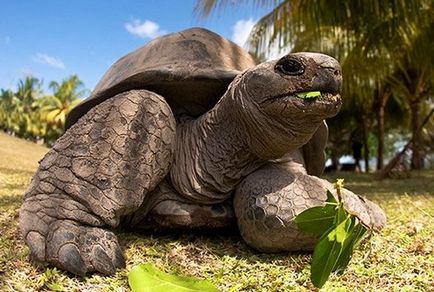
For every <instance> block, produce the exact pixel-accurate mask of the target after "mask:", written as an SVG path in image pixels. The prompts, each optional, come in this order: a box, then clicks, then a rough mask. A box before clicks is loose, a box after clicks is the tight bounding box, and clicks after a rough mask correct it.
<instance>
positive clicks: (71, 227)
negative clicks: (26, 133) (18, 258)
mask: <svg viewBox="0 0 434 292" xmlns="http://www.w3.org/2000/svg"><path fill="white" fill-rule="evenodd" d="M174 139H175V121H174V118H173V114H172V112H171V110H170V107H169V106H168V105H167V103H166V102H165V101H164V99H163V98H162V97H161V96H159V95H156V94H154V93H152V92H149V91H146V90H132V91H128V92H125V93H121V94H118V95H116V96H114V97H112V98H110V99H108V100H106V101H105V102H103V103H101V104H99V105H98V106H96V107H94V108H93V109H92V110H90V111H89V112H88V113H87V114H86V115H84V116H83V117H82V118H81V119H80V120H79V121H78V122H77V123H76V124H74V125H73V126H72V127H71V128H70V129H69V130H68V131H67V132H66V133H65V134H64V135H63V136H62V137H61V138H60V139H59V140H58V141H57V142H56V144H55V145H54V147H53V148H52V149H51V150H50V151H49V152H48V153H47V154H46V155H45V157H44V158H43V159H42V161H41V162H40V166H39V169H38V171H37V172H36V174H35V175H34V177H33V179H32V182H31V184H30V186H29V189H28V191H27V193H26V194H25V201H24V203H23V205H22V207H21V210H20V228H21V232H22V234H23V236H24V239H25V241H26V243H27V244H28V246H29V247H30V256H31V257H32V258H33V259H34V260H35V261H37V262H42V263H49V264H51V265H54V266H57V267H59V268H61V269H64V270H67V271H70V272H72V273H74V274H78V275H84V274H85V273H87V272H92V271H97V272H101V273H104V274H112V273H114V272H115V269H116V268H118V267H123V266H124V265H125V262H124V259H123V255H122V252H121V249H120V246H119V243H118V241H117V238H116V236H115V235H114V234H113V233H112V232H111V231H109V230H107V229H105V228H114V227H116V226H118V224H119V222H120V220H121V218H122V217H123V216H126V215H128V214H130V213H132V212H134V211H135V210H136V209H137V208H138V207H139V206H140V205H141V203H142V202H143V200H144V197H145V196H146V194H147V193H148V192H149V191H150V190H152V189H153V188H154V187H155V186H156V185H157V183H158V182H159V181H161V180H162V179H163V177H164V176H165V175H166V174H167V173H168V171H169V166H170V164H171V160H172V155H173V151H174Z"/></svg>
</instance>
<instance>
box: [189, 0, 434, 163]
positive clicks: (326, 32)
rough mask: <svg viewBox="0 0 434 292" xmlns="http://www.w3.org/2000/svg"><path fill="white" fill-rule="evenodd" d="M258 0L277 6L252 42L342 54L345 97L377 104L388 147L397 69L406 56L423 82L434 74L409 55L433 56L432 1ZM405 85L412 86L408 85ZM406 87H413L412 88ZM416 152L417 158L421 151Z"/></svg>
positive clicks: (203, 5)
mask: <svg viewBox="0 0 434 292" xmlns="http://www.w3.org/2000/svg"><path fill="white" fill-rule="evenodd" d="M246 2H247V1H239V2H234V1H229V0H198V1H197V5H196V9H197V11H198V12H199V13H200V14H202V15H203V16H207V15H209V14H210V13H211V12H212V11H214V10H215V9H222V8H223V7H225V6H228V5H240V4H245V3H246ZM253 2H254V3H255V4H256V5H258V6H260V5H262V6H270V5H271V6H272V7H274V9H273V10H272V11H271V12H270V13H269V14H267V15H265V16H264V17H263V18H261V19H260V20H259V21H258V23H257V24H256V25H255V27H254V29H253V31H252V33H251V35H250V44H251V46H252V47H253V48H254V49H255V50H256V51H257V52H260V53H263V52H267V51H268V50H269V48H271V47H276V46H270V44H277V45H278V47H280V48H294V49H295V50H297V51H300V50H315V51H322V52H326V53H328V54H330V55H333V56H335V57H336V58H338V59H339V60H340V61H341V63H342V65H343V72H344V80H346V82H345V83H344V85H345V88H344V96H345V98H346V99H347V100H348V99H359V100H358V101H357V100H356V101H354V102H350V103H349V104H362V105H363V106H364V108H365V109H366V108H369V110H370V111H372V110H371V109H372V108H375V109H376V110H377V111H378V114H377V117H378V118H377V120H378V121H377V124H378V128H379V131H378V141H379V146H378V148H379V150H380V151H383V150H382V149H383V148H384V147H383V145H382V144H383V143H384V142H382V141H384V119H383V118H382V117H384V114H382V111H384V109H385V107H386V104H387V102H388V97H389V96H390V94H391V93H390V92H391V91H392V89H391V88H390V87H392V88H394V87H395V86H396V82H392V83H388V84H387V83H386V80H387V79H388V78H389V77H390V76H391V75H393V74H394V73H395V72H396V71H397V68H399V67H402V65H401V66H400V64H402V63H403V60H407V61H408V62H409V64H411V66H410V67H412V68H417V70H418V71H419V73H420V74H421V77H423V78H422V79H423V80H425V81H426V80H427V76H432V68H433V67H432V66H431V65H430V66H427V67H426V68H425V66H422V67H420V63H419V62H416V63H413V61H414V60H413V58H408V57H407V55H408V54H409V53H408V52H412V51H413V50H414V48H415V43H417V44H418V46H420V47H422V48H425V49H422V50H418V54H419V56H418V59H419V60H423V59H425V60H426V59H430V58H432V48H433V44H432V40H433V38H432V36H431V35H430V34H432V31H433V27H432V23H433V19H434V17H433V1H431V0H416V1H405V0H385V1H376V0H365V1H345V2H342V1H324V0H285V1H282V0H281V1H275V0H274V1H273V0H268V1H267V0H255V1H253ZM404 63H405V62H404ZM427 63H428V64H430V63H431V62H430V61H429V62H427ZM407 67H408V66H407ZM421 68H425V69H423V70H422V69H421ZM401 71H402V70H401ZM406 72H407V73H408V71H406ZM419 79H420V78H419ZM431 79H432V78H431ZM426 83H427V82H423V84H426ZM402 84H403V83H402V82H401V85H402ZM405 86H411V85H410V84H405ZM401 87H402V86H401ZM425 87H426V86H425ZM407 89H409V90H411V88H407ZM401 91H402V90H401ZM395 92H396V90H395ZM411 95H412V96H413V98H412V99H411V100H418V101H417V102H416V104H420V102H422V100H424V99H426V97H427V96H428V93H427V92H426V91H421V92H420V93H419V94H417V96H418V98H415V96H416V93H415V92H414V91H412V92H411ZM407 96H409V95H408V94H407ZM419 97H420V99H419ZM366 105H369V106H368V107H367V106H366ZM359 111H360V110H359ZM361 112H364V110H362V111H361ZM412 112H413V114H412V116H415V117H418V114H417V109H414V110H412ZM363 120H364V119H361V121H363ZM417 122H418V121H417V120H415V121H414V122H413V123H414V124H417ZM365 126H366V125H365ZM412 128H414V126H412ZM415 128H417V126H416V127H415ZM413 134H415V131H413ZM415 140H416V141H417V140H418V139H415ZM415 144H416V143H415ZM413 153H414V155H416V156H417V153H418V151H417V149H416V151H413ZM381 157H382V155H380V154H379V158H380V160H381ZM416 159H417V158H416ZM380 166H381V161H380ZM414 167H416V168H417V167H418V165H417V164H414Z"/></svg>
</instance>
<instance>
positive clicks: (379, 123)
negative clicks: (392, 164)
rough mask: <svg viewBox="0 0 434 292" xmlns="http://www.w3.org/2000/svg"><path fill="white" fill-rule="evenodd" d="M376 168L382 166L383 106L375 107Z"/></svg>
mask: <svg viewBox="0 0 434 292" xmlns="http://www.w3.org/2000/svg"><path fill="white" fill-rule="evenodd" d="M377 141H378V145H377V147H378V149H377V170H380V169H382V168H383V165H384V164H383V163H384V106H383V105H382V104H379V106H378V108H377Z"/></svg>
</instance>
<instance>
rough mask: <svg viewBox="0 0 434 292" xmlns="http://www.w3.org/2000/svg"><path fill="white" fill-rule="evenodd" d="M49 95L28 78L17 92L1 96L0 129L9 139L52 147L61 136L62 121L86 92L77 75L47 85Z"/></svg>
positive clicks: (35, 79) (39, 84)
mask: <svg viewBox="0 0 434 292" xmlns="http://www.w3.org/2000/svg"><path fill="white" fill-rule="evenodd" d="M49 87H50V89H51V90H53V94H52V95H46V94H44V93H43V91H42V82H41V81H39V80H38V79H37V78H34V77H31V76H28V77H26V78H25V79H24V80H20V81H19V82H18V84H17V90H16V92H13V91H12V90H1V92H0V129H2V130H3V131H6V132H8V133H10V134H12V135H16V136H18V137H21V138H26V139H30V140H33V141H37V140H43V141H44V142H46V143H47V144H49V145H50V144H52V143H53V142H54V141H55V140H56V139H57V138H58V137H60V136H61V135H62V133H63V129H64V125H65V118H66V115H67V114H68V113H69V111H70V110H71V109H72V108H73V107H74V106H76V105H77V104H78V103H79V102H80V101H81V99H80V98H81V97H82V96H83V95H84V93H85V92H86V91H85V90H83V89H82V88H83V83H82V82H81V81H80V79H79V78H78V76H77V75H73V76H71V77H69V78H66V79H64V80H63V81H62V82H61V83H58V82H56V81H52V82H51V83H50V85H49Z"/></svg>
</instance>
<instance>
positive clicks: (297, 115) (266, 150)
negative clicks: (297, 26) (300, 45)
mask: <svg viewBox="0 0 434 292" xmlns="http://www.w3.org/2000/svg"><path fill="white" fill-rule="evenodd" d="M341 87H342V74H341V67H340V65H339V63H338V61H336V60H335V59H333V58H332V57H329V56H327V55H323V54H318V53H294V54H289V55H286V56H284V57H282V58H280V59H278V60H274V61H269V62H264V63H262V64H259V65H257V66H256V67H253V68H251V69H249V70H247V71H245V72H244V73H243V74H241V75H239V76H238V77H237V78H236V81H235V82H234V83H233V88H234V89H233V92H234V94H233V96H234V100H235V101H236V103H237V104H240V105H241V107H240V110H239V111H238V112H239V116H240V119H243V120H245V121H247V122H246V123H245V124H246V125H247V127H248V132H249V135H250V139H249V140H250V141H253V142H252V143H253V144H255V145H254V148H257V149H256V151H255V152H257V154H258V155H260V156H264V155H265V156H264V158H273V157H279V156H280V155H283V154H284V153H287V152H288V151H290V150H291V149H295V148H298V147H300V146H302V145H304V144H305V143H307V142H308V141H309V139H310V138H311V137H312V135H313V133H314V132H315V131H316V129H317V128H318V127H319V125H320V124H321V123H322V121H323V120H324V119H326V118H329V117H332V116H334V115H336V114H337V113H338V112H339V109H340V107H341V104H342V102H341V98H340V90H341ZM267 141H268V142H267ZM258 147H259V148H258ZM261 153H262V154H261Z"/></svg>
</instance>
